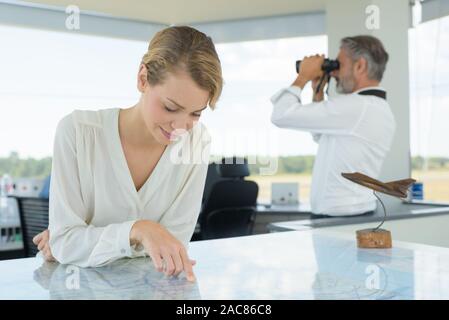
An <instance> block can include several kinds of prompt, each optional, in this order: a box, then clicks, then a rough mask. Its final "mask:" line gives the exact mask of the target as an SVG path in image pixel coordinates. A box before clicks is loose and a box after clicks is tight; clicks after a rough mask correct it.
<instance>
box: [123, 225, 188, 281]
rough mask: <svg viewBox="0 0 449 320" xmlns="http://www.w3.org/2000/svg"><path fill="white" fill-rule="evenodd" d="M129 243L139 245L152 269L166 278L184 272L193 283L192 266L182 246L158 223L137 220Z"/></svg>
mask: <svg viewBox="0 0 449 320" xmlns="http://www.w3.org/2000/svg"><path fill="white" fill-rule="evenodd" d="M130 243H131V245H134V244H141V245H143V247H144V248H145V251H146V252H147V253H148V255H149V256H150V257H151V260H152V261H153V264H154V267H155V268H156V270H157V271H159V272H164V273H165V274H166V275H168V276H178V275H179V274H180V273H181V272H182V271H184V272H185V274H186V277H187V280H188V281H191V282H193V281H195V275H194V274H193V269H192V266H194V265H195V263H196V262H195V261H194V260H190V259H189V257H188V255H187V250H186V248H185V247H184V245H183V244H182V243H181V242H180V241H179V240H178V239H176V238H175V237H174V236H173V235H172V234H171V233H170V232H168V230H167V229H165V228H164V227H163V226H162V225H160V224H159V223H156V222H153V221H150V220H139V221H137V222H136V223H134V225H133V227H132V229H131V232H130Z"/></svg>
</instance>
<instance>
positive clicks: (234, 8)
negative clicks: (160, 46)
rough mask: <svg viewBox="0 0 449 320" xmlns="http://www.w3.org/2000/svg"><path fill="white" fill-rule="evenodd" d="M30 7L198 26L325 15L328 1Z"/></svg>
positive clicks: (156, 0) (62, 0)
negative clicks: (257, 19) (323, 13)
mask: <svg viewBox="0 0 449 320" xmlns="http://www.w3.org/2000/svg"><path fill="white" fill-rule="evenodd" d="M27 2H29V3H36V4H39V5H45V6H51V7H58V8H61V9H65V7H66V6H68V5H77V6H78V7H79V8H80V10H81V12H90V13H97V14H102V15H107V16H113V17H117V18H126V19H131V20H139V21H145V22H153V23H162V24H167V25H170V24H177V25H179V24H195V23H206V22H214V21H225V20H235V19H247V18H258V17H266V16H276V15H287V14H297V13H304V12H314V11H323V10H324V9H325V3H326V0H126V1H125V0H95V1H92V0H41V1H34V0H28V1H27Z"/></svg>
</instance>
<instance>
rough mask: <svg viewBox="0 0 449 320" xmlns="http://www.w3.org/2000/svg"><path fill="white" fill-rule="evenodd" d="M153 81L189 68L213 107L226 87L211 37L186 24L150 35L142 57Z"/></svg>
mask: <svg viewBox="0 0 449 320" xmlns="http://www.w3.org/2000/svg"><path fill="white" fill-rule="evenodd" d="M142 63H143V64H144V65H145V66H146V68H147V71H148V72H147V79H148V82H149V83H150V84H151V85H157V84H160V83H163V81H164V80H165V78H166V75H167V73H169V72H176V71H179V70H184V71H186V72H187V73H188V74H189V75H190V77H191V78H192V79H193V81H195V83H196V84H197V85H198V86H199V87H200V88H202V89H204V90H207V91H209V106H210V107H211V108H212V109H214V108H215V104H216V103H217V100H218V98H219V97H220V94H221V91H222V88H223V78H222V71H221V63H220V59H219V58H218V54H217V52H216V51H215V46H214V43H213V42H212V39H211V38H210V37H209V36H207V35H205V34H204V33H202V32H200V31H198V30H196V29H194V28H191V27H187V26H174V27H168V28H165V29H163V30H161V31H159V32H157V33H156V35H155V36H154V37H153V39H151V42H150V45H149V46H148V51H147V53H145V55H144V56H143V58H142Z"/></svg>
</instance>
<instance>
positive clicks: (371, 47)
mask: <svg viewBox="0 0 449 320" xmlns="http://www.w3.org/2000/svg"><path fill="white" fill-rule="evenodd" d="M340 48H342V49H345V50H346V52H347V53H348V55H349V56H350V58H351V59H352V61H355V60H358V59H359V58H364V59H365V60H366V62H367V66H368V77H369V78H370V79H373V80H377V81H380V80H382V76H383V74H384V71H385V66H386V65H387V61H388V53H387V52H386V51H385V49H384V46H383V44H382V42H380V40H379V39H377V38H376V37H373V36H368V35H362V36H355V37H346V38H343V39H341V45H340Z"/></svg>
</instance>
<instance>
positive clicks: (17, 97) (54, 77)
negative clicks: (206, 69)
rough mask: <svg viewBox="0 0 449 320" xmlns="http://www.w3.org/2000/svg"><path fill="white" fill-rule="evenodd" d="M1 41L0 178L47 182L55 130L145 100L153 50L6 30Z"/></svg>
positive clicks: (125, 43) (2, 30)
mask: <svg viewBox="0 0 449 320" xmlns="http://www.w3.org/2000/svg"><path fill="white" fill-rule="evenodd" d="M0 39H2V53H1V59H0V70H1V72H0V83H1V86H0V137H1V144H0V176H1V175H2V174H4V173H9V174H10V175H11V176H13V177H15V178H20V177H39V178H42V177H44V176H46V175H48V174H49V170H50V162H51V159H50V158H49V157H50V156H51V155H52V151H53V150H52V149H53V140H54V133H55V130H56V125H57V123H58V121H59V120H60V119H61V118H62V117H63V116H64V115H66V114H68V113H70V112H71V111H72V110H74V109H102V108H113V107H125V106H131V105H132V104H134V103H135V102H136V101H137V100H138V97H139V93H138V91H137V89H136V81H137V80H136V74H137V71H138V67H139V62H140V60H141V58H142V55H143V54H144V53H145V52H146V50H147V46H148V44H147V43H146V42H141V41H129V40H123V39H113V38H106V37H98V36H88V35H80V34H73V33H69V32H54V31H46V30H37V29H29V28H19V27H12V26H5V25H0ZM37 159H39V160H37Z"/></svg>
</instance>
